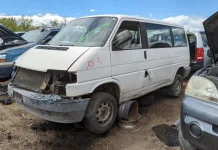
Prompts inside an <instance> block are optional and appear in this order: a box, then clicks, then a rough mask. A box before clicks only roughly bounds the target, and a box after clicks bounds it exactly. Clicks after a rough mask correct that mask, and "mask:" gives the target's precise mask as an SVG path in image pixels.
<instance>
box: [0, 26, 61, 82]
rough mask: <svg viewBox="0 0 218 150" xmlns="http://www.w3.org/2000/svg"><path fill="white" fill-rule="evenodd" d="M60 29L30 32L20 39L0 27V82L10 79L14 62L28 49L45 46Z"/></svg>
mask: <svg viewBox="0 0 218 150" xmlns="http://www.w3.org/2000/svg"><path fill="white" fill-rule="evenodd" d="M59 31H60V29H54V28H44V29H37V30H31V31H28V32H26V33H25V34H23V35H22V36H21V37H20V36H18V35H16V34H15V33H14V32H12V31H10V30H8V29H7V28H5V27H4V26H3V25H0V81H5V80H8V79H10V77H11V73H12V67H13V64H14V61H15V60H16V59H17V58H18V57H19V56H20V55H22V54H23V53H24V52H25V51H27V50H28V49H30V48H32V47H34V46H36V45H39V44H40V45H45V44H47V43H48V42H49V41H50V40H51V39H52V38H53V37H54V36H55V35H56V34H57V33H58V32H59Z"/></svg>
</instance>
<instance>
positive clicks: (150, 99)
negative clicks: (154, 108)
mask: <svg viewBox="0 0 218 150" xmlns="http://www.w3.org/2000/svg"><path fill="white" fill-rule="evenodd" d="M137 101H138V103H139V106H140V107H147V106H150V105H152V104H153V103H154V94H153V93H150V94H147V95H145V96H142V97H140V98H138V100H137Z"/></svg>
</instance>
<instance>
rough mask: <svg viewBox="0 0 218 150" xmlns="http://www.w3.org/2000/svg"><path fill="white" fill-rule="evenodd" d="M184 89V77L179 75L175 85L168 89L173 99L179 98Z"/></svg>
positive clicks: (174, 82)
mask: <svg viewBox="0 0 218 150" xmlns="http://www.w3.org/2000/svg"><path fill="white" fill-rule="evenodd" d="M182 87H183V77H182V75H180V74H177V75H176V77H175V79H174V81H173V83H172V84H171V85H170V86H169V87H168V89H167V90H168V91H167V92H168V95H169V96H172V97H175V98H177V97H179V96H180V94H181V92H182Z"/></svg>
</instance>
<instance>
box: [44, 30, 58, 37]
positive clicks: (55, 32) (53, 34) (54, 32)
mask: <svg viewBox="0 0 218 150" xmlns="http://www.w3.org/2000/svg"><path fill="white" fill-rule="evenodd" d="M57 33H58V31H51V32H50V33H49V34H48V36H47V37H46V38H48V37H51V38H53V37H54V36H55V35H56V34H57Z"/></svg>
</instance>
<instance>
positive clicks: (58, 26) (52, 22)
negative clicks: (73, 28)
mask: <svg viewBox="0 0 218 150" xmlns="http://www.w3.org/2000/svg"><path fill="white" fill-rule="evenodd" d="M65 22H66V21H65V20H64V22H60V23H59V22H58V20H57V19H55V20H53V21H50V24H51V26H52V27H55V28H62V27H63V26H65V25H66V23H65Z"/></svg>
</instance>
